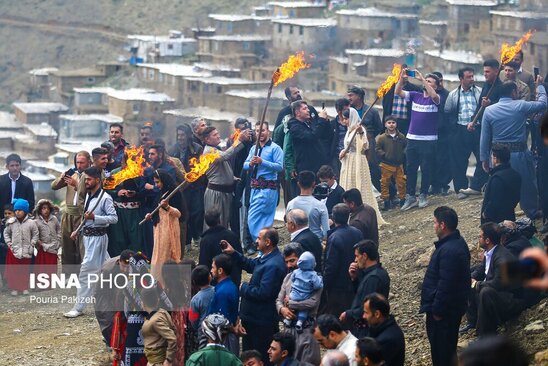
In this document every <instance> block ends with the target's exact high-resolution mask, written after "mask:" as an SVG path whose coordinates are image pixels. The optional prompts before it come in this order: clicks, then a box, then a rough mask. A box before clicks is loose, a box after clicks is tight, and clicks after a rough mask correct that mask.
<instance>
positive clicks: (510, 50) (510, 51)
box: [500, 29, 534, 66]
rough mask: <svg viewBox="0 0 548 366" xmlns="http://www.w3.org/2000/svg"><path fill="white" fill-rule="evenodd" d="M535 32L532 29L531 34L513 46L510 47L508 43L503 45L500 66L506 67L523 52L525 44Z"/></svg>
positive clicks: (526, 34)
mask: <svg viewBox="0 0 548 366" xmlns="http://www.w3.org/2000/svg"><path fill="white" fill-rule="evenodd" d="M533 33H534V30H533V29H531V30H529V32H527V33H525V34H524V35H523V37H521V38H520V39H519V40H518V41H517V42H516V43H514V45H513V46H510V45H509V44H508V43H503V44H502V46H500V64H501V66H502V65H505V64H507V63H508V62H510V61H512V60H513V59H514V57H516V55H517V54H518V52H519V51H521V48H522V47H523V45H524V44H525V43H527V42H528V41H529V38H531V36H532V35H533Z"/></svg>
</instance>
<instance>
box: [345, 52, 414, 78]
mask: <svg viewBox="0 0 548 366" xmlns="http://www.w3.org/2000/svg"><path fill="white" fill-rule="evenodd" d="M345 53H346V55H347V56H348V59H349V62H351V63H352V64H353V65H354V67H355V68H356V73H357V74H358V75H360V76H367V75H370V74H375V73H382V74H386V73H388V72H390V71H392V68H393V66H394V64H396V63H398V64H401V63H402V62H403V61H404V56H405V53H404V52H403V51H402V50H398V49H392V48H388V49H385V48H369V49H365V50H360V49H348V50H345Z"/></svg>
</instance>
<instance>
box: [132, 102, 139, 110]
mask: <svg viewBox="0 0 548 366" xmlns="http://www.w3.org/2000/svg"><path fill="white" fill-rule="evenodd" d="M131 108H132V110H133V113H139V110H140V109H141V106H140V105H139V103H138V102H134V103H133V104H132V106H131Z"/></svg>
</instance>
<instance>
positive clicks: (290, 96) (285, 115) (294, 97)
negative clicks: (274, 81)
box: [274, 86, 318, 129]
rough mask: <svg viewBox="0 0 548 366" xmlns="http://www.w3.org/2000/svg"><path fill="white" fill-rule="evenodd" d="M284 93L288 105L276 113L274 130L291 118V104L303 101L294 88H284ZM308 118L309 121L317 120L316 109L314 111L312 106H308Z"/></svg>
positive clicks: (297, 90) (299, 92) (297, 89)
mask: <svg viewBox="0 0 548 366" xmlns="http://www.w3.org/2000/svg"><path fill="white" fill-rule="evenodd" d="M284 93H285V97H286V98H287V100H288V101H289V104H288V105H287V106H285V107H283V108H282V109H281V110H280V112H279V113H278V117H277V118H276V123H275V124H274V129H276V128H278V126H279V125H280V124H282V123H285V122H287V121H289V119H290V118H291V116H292V111H291V104H292V103H293V102H296V101H298V100H303V97H302V94H301V91H300V90H299V88H298V87H296V86H288V87H287V88H285V90H284ZM310 118H311V119H316V118H318V112H316V109H314V107H312V106H310Z"/></svg>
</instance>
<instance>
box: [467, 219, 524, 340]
mask: <svg viewBox="0 0 548 366" xmlns="http://www.w3.org/2000/svg"><path fill="white" fill-rule="evenodd" d="M500 237H501V231H500V228H499V226H498V225H497V224H495V223H493V222H488V223H485V224H483V225H481V226H480V239H479V245H480V247H481V248H482V249H483V250H484V258H483V261H482V263H481V265H480V266H478V267H477V268H476V269H475V270H474V272H473V273H472V292H471V295H470V304H469V306H468V311H467V312H466V318H467V319H468V328H469V327H474V326H475V327H476V332H477V334H478V336H486V335H491V334H496V332H497V327H498V326H499V325H501V324H502V323H503V322H505V321H506V320H508V319H510V318H511V317H514V316H517V315H518V314H519V313H520V312H521V310H522V309H523V307H524V302H523V300H522V299H521V298H518V297H517V296H516V294H517V292H516V291H517V289H516V288H514V287H511V286H508V285H506V284H504V283H503V281H502V264H503V263H505V262H509V261H512V260H515V259H516V257H515V256H514V255H513V254H512V253H510V251H509V250H508V249H506V248H505V247H504V246H503V245H500ZM520 295H521V293H520ZM463 330H464V329H463Z"/></svg>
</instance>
